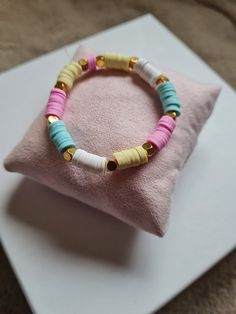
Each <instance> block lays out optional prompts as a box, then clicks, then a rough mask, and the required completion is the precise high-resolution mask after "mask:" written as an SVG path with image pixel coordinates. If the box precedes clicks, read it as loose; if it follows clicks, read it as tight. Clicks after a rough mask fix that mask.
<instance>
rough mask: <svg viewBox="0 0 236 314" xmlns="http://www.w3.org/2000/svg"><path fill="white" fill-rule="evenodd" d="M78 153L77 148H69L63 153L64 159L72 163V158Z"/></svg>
mask: <svg viewBox="0 0 236 314" xmlns="http://www.w3.org/2000/svg"><path fill="white" fill-rule="evenodd" d="M75 151H76V148H75V147H70V148H67V150H66V151H65V152H64V153H63V158H64V159H65V160H66V161H71V160H72V158H73V155H74V153H75Z"/></svg>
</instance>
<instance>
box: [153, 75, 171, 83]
mask: <svg viewBox="0 0 236 314" xmlns="http://www.w3.org/2000/svg"><path fill="white" fill-rule="evenodd" d="M168 81H169V79H168V77H166V76H165V75H162V74H161V75H159V76H158V78H157V79H156V84H157V85H158V84H161V83H165V82H168Z"/></svg>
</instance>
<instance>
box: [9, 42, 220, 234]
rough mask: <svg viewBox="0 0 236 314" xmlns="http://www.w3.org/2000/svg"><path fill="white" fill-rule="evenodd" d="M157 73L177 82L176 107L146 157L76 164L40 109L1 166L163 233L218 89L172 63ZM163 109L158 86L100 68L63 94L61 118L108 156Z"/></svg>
mask: <svg viewBox="0 0 236 314" xmlns="http://www.w3.org/2000/svg"><path fill="white" fill-rule="evenodd" d="M85 54H86V48H83V47H82V48H79V49H78V51H77V53H76V55H75V59H78V58H80V57H84V56H85ZM140 57H145V56H140ZM62 66H63V64H62ZM59 70H60V69H58V71H59ZM163 72H164V74H166V75H167V76H168V77H169V78H170V79H171V81H172V82H173V83H174V84H175V87H176V90H177V94H178V96H179V98H180V100H181V106H182V109H181V110H182V114H181V116H180V117H179V118H178V120H177V126H176V129H175V130H174V133H173V135H172V137H171V140H170V142H169V143H168V145H167V146H166V147H165V148H164V149H163V150H162V151H161V152H160V153H159V154H157V155H156V156H154V157H153V158H152V159H151V160H150V161H149V163H148V164H145V165H143V166H140V167H136V168H131V169H127V170H123V171H117V172H113V173H107V174H106V175H105V176H99V175H95V174H93V173H90V172H88V171H86V170H83V169H78V168H76V167H75V166H73V165H72V164H71V163H66V162H65V161H64V160H63V158H62V157H61V156H60V155H59V154H58V153H57V151H56V149H55V147H54V146H53V144H52V143H51V141H50V139H49V137H48V132H47V127H46V121H45V118H44V115H43V112H41V113H40V114H39V115H38V116H37V117H36V119H35V121H34V122H33V123H32V125H31V126H30V128H29V130H28V131H27V132H26V134H25V136H24V138H23V139H22V140H21V142H20V143H19V144H18V145H17V146H16V147H15V148H14V149H13V151H12V152H11V153H10V154H9V156H8V157H7V158H6V159H5V167H6V169H7V170H9V171H14V172H20V173H22V174H24V175H27V176H29V177H31V178H33V179H35V180H37V181H39V182H40V183H42V184H45V185H47V186H49V187H51V188H52V189H54V190H56V191H58V192H60V193H62V194H65V195H67V196H71V197H73V198H76V199H78V200H80V201H82V202H84V203H87V204H88V205H91V206H93V207H96V208H98V209H100V210H102V211H104V212H106V213H108V214H110V215H113V216H114V217H117V218H118V219H120V220H122V221H124V222H126V223H128V224H130V225H132V226H135V227H139V228H142V229H144V230H146V231H148V232H151V233H154V234H157V235H159V236H163V234H164V233H165V231H166V228H167V223H168V218H169V207H170V199H171V192H172V191H173V188H174V184H175V179H176V176H177V175H178V173H179V171H180V169H181V168H182V167H183V165H184V163H185V161H186V160H187V158H188V156H189V155H190V153H191V152H192V150H193V148H194V146H195V145H196V142H197V136H198V134H199V132H200V130H201V129H202V126H203V125H204V123H205V122H206V120H207V118H208V117H209V115H210V114H211V112H212V110H213V107H214V104H215V101H216V98H217V96H218V94H219V92H220V88H219V87H216V86H212V85H203V84H199V83H196V82H193V81H192V80H190V79H187V78H185V77H183V76H182V75H180V74H176V73H174V72H172V71H170V70H166V71H164V70H163ZM50 88H51V87H50V86H49V87H48V90H49V89H50ZM35 92H36V91H35ZM35 96H36V97H37V95H35ZM44 106H45V104H42V108H44ZM161 113H162V112H161V105H160V101H159V99H158V97H157V95H156V92H155V91H154V90H153V89H152V88H151V87H149V86H148V85H147V84H146V83H145V82H144V81H142V80H141V79H140V78H139V77H138V76H136V75H135V74H130V75H129V74H126V73H123V72H120V71H100V72H97V73H96V74H91V75H87V76H86V77H85V78H82V79H80V80H79V82H78V83H76V85H75V86H74V88H73V89H72V91H71V93H70V95H69V96H68V99H67V101H66V110H65V113H64V121H65V123H66V125H67V128H68V130H69V131H70V133H71V135H72V137H73V139H74V141H75V143H76V144H77V146H79V147H81V148H82V149H85V150H87V151H88V152H91V153H95V154H97V155H100V156H107V157H109V156H111V155H112V152H115V151H119V150H121V149H126V148H131V147H134V146H137V145H141V144H143V143H144V142H145V140H146V138H147V136H148V135H149V134H150V133H151V132H152V130H153V128H154V126H155V124H156V122H157V120H158V119H159V118H160V116H161ZM29 150H30V151H32V152H33V154H29ZM29 156H30V157H29ZM69 214H70V212H69V210H68V215H69Z"/></svg>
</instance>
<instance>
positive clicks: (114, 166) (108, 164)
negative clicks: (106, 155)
mask: <svg viewBox="0 0 236 314" xmlns="http://www.w3.org/2000/svg"><path fill="white" fill-rule="evenodd" d="M106 168H107V170H109V171H114V170H116V169H117V163H116V161H115V160H107V161H106Z"/></svg>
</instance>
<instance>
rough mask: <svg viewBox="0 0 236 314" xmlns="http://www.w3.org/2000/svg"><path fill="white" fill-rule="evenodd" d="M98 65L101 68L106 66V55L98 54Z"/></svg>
mask: <svg viewBox="0 0 236 314" xmlns="http://www.w3.org/2000/svg"><path fill="white" fill-rule="evenodd" d="M96 65H97V67H99V68H103V67H104V66H105V57H104V56H97V57H96Z"/></svg>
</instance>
